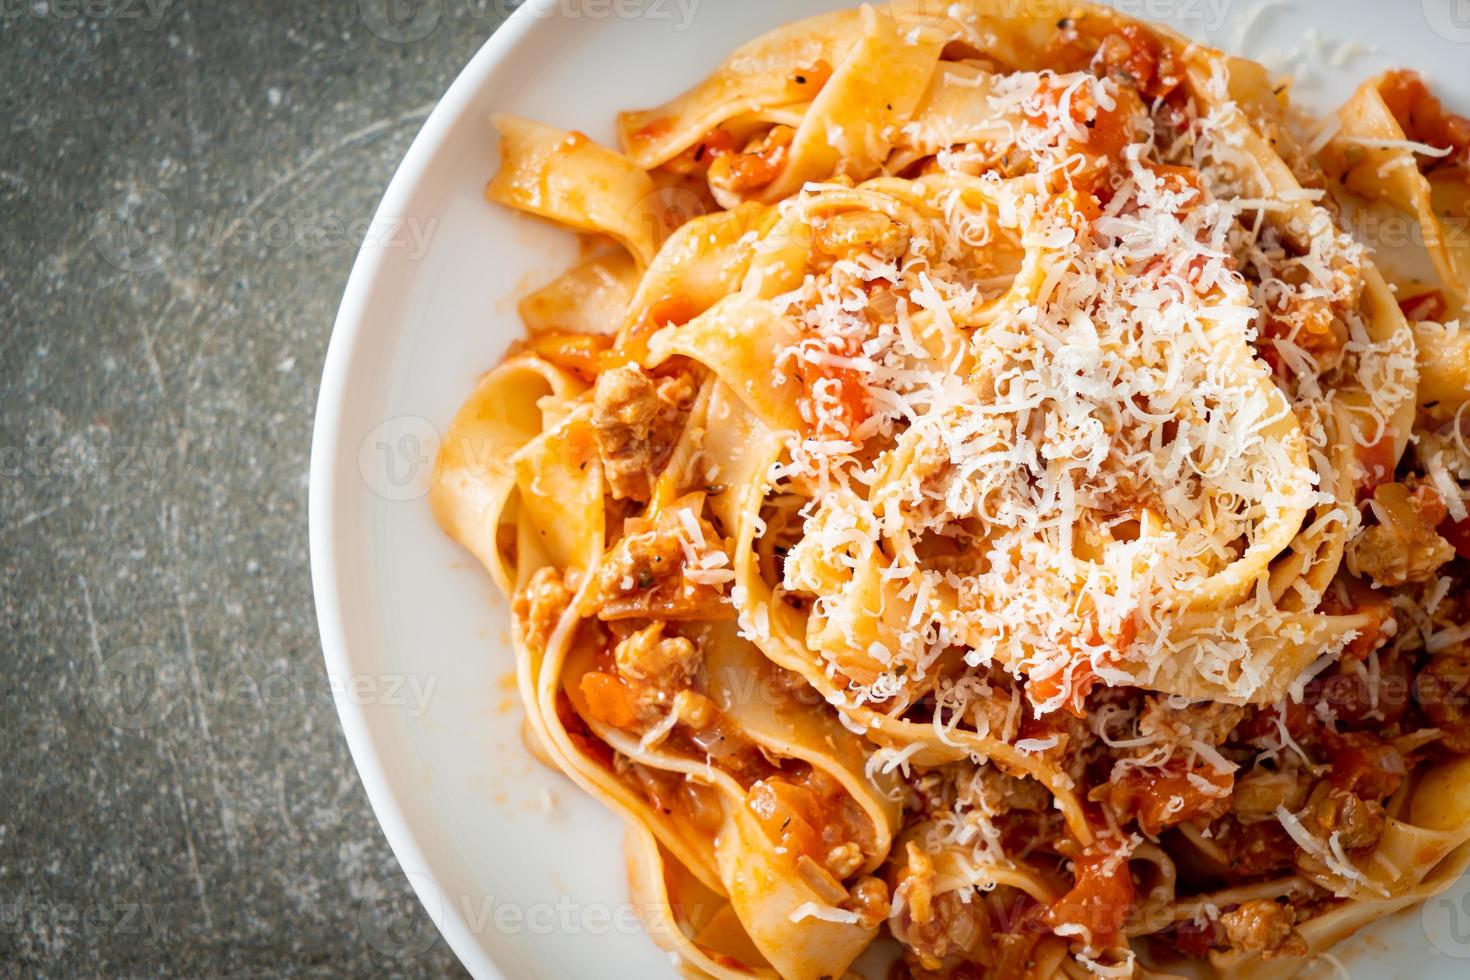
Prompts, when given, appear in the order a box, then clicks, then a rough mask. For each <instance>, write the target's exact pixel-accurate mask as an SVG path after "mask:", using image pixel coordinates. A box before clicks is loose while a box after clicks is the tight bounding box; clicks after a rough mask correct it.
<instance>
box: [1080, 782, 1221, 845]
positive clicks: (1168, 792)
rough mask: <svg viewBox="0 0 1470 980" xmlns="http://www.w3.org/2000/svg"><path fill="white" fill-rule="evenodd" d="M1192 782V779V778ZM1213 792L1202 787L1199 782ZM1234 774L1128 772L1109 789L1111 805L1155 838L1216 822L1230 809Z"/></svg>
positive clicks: (1111, 784) (1110, 785) (1112, 783)
mask: <svg viewBox="0 0 1470 980" xmlns="http://www.w3.org/2000/svg"><path fill="white" fill-rule="evenodd" d="M1191 776H1192V777H1193V778H1190V777H1191ZM1201 780H1202V781H1203V782H1204V783H1206V784H1207V785H1208V786H1209V787H1211V789H1208V790H1207V789H1205V788H1204V787H1202V786H1200V785H1199V782H1200V781H1201ZM1234 785H1235V775H1234V773H1229V772H1227V773H1220V772H1216V771H1215V769H1214V767H1212V766H1209V765H1203V766H1199V767H1197V768H1195V769H1192V770H1188V771H1186V770H1184V769H1182V768H1169V769H1129V770H1128V771H1127V772H1126V773H1124V774H1123V776H1122V777H1120V778H1117V779H1114V780H1113V781H1112V782H1111V783H1110V784H1109V787H1108V801H1109V803H1110V804H1111V805H1112V807H1113V809H1114V810H1115V811H1117V812H1118V813H1119V814H1120V815H1125V816H1126V815H1132V816H1134V817H1135V818H1136V819H1137V821H1138V826H1139V827H1140V828H1142V829H1143V831H1144V832H1145V833H1147V834H1150V835H1152V836H1155V837H1156V836H1158V835H1159V833H1160V832H1162V831H1163V830H1164V829H1165V828H1168V827H1174V826H1177V825H1179V824H1181V823H1188V822H1190V821H1193V820H1199V819H1205V820H1213V819H1215V818H1216V817H1219V816H1222V815H1223V814H1224V813H1225V812H1226V811H1227V810H1229V809H1230V791H1231V789H1232V787H1233V786H1234Z"/></svg>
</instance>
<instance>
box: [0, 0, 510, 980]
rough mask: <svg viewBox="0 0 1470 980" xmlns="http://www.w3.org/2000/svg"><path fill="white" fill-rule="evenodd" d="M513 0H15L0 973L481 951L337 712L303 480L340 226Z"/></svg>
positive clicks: (393, 969)
mask: <svg viewBox="0 0 1470 980" xmlns="http://www.w3.org/2000/svg"><path fill="white" fill-rule="evenodd" d="M511 6H513V5H512V4H511V3H509V2H508V0H467V2H459V0H361V2H358V0H310V2H303V0H247V2H238V0H237V2H223V0H220V2H210V0H3V2H0V128H3V131H4V136H3V139H0V229H3V233H0V977H10V976H36V975H42V976H59V977H67V976H96V975H102V976H155V975H156V976H209V977H286V976H352V977H367V976H441V975H446V974H451V975H458V974H460V973H462V971H461V968H460V967H459V966H458V964H457V962H456V961H455V959H454V957H453V955H452V954H451V953H450V952H449V950H448V949H447V947H445V946H444V945H443V943H442V941H439V940H438V939H437V938H435V939H434V940H433V942H432V943H430V942H429V941H428V937H427V934H425V933H424V932H423V931H422V930H425V929H429V928H431V927H430V926H428V924H427V922H426V920H425V919H424V917H423V915H422V912H421V911H420V910H419V909H418V907H417V905H416V903H415V902H414V901H413V899H412V897H411V894H410V893H409V891H408V889H407V886H406V884H405V883H404V881H403V878H402V875H401V874H400V873H399V870H398V866H397V863H396V862H395V861H394V859H393V856H392V854H391V853H390V852H389V850H388V847H387V845H386V843H385V842H384V840H383V837H382V834H381V833H380V831H379V829H378V825H377V822H376V820H375V819H374V817H373V815H372V812H371V811H370V809H369V808H368V804H367V799H366V797H365V796H364V794H363V791H362V787H361V784H360V783H359V781H358V778H357V774H356V772H355V771H354V769H353V767H352V763H351V760H350V759H349V757H348V754H347V748H346V745H345V743H344V741H343V739H342V734H341V730H340V728H339V726H338V723H337V718H336V713H335V711H334V710H333V708H332V704H331V695H330V691H329V689H328V687H327V683H326V677H325V674H324V671H323V668H322V663H321V653H320V649H319V646H318V642H317V635H316V624H315V621H314V618H313V613H312V605H311V586H310V579H309V575H308V567H307V548H306V473H307V455H308V450H309V445H310V436H311V422H312V413H313V409H314V406H315V399H316V388H317V380H318V377H319V372H320V369H321V364H322V358H323V355H324V352H325V350H326V344H327V337H328V334H329V332H330V329H331V324H332V319H333V315H334V313H335V310H336V306H337V301H338V299H339V297H340V295H341V290H342V287H343V285H344V283H345V282H346V279H347V273H348V270H349V269H350V267H351V264H352V259H353V255H354V254H355V250H356V240H355V239H356V238H357V237H360V235H361V230H362V227H363V225H365V223H366V221H367V219H368V218H369V217H370V216H371V214H372V210H373V208H374V206H375V205H376V203H377V200H378V197H379V195H380V194H381V193H382V190H383V188H384V187H385V186H386V185H387V181H388V178H389V176H390V175H391V174H392V172H393V169H394V167H395V166H396V164H397V162H398V160H399V159H400V158H401V157H402V155H403V153H404V151H405V150H406V148H407V146H408V144H409V141H410V140H411V139H412V138H413V136H414V134H415V133H416V132H417V130H418V128H419V126H420V125H421V123H422V122H423V120H424V118H425V116H426V114H427V112H428V110H429V108H430V107H431V106H432V104H433V103H434V101H435V99H437V98H438V96H439V95H440V94H441V93H442V92H443V91H444V89H445V88H446V87H447V86H448V84H449V81H450V80H451V79H452V78H453V76H454V74H455V73H456V72H457V71H458V70H459V69H460V67H461V66H462V65H463V64H464V63H465V62H466V61H467V60H468V59H469V57H470V56H471V54H473V52H474V51H475V49H476V48H477V47H478V46H479V45H480V44H481V42H482V41H483V40H484V39H485V38H486V37H487V36H488V35H489V34H490V33H491V32H492V31H493V30H494V29H495V27H496V26H497V25H498V24H499V23H500V21H501V20H502V19H503V18H504V16H505V15H506V14H507V13H508V12H509V8H510V7H511ZM159 691H164V692H171V696H169V697H158V696H156V695H157V692H159ZM150 693H151V694H152V695H153V696H150ZM418 937H423V940H424V941H418ZM426 947H427V948H426Z"/></svg>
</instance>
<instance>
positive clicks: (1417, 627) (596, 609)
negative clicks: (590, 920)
mask: <svg viewBox="0 0 1470 980" xmlns="http://www.w3.org/2000/svg"><path fill="white" fill-rule="evenodd" d="M1302 119H1303V117H1301V116H1299V115H1298V114H1297V113H1296V112H1295V110H1293V109H1292V107H1290V106H1289V104H1288V101H1287V94H1286V88H1285V86H1280V85H1276V84H1275V83H1273V80H1272V79H1271V78H1270V77H1269V76H1268V74H1267V73H1266V72H1265V70H1264V69H1262V68H1261V67H1260V66H1258V65H1256V64H1254V63H1253V62H1250V61H1246V60H1243V59H1239V58H1233V57H1228V56H1226V55H1223V54H1221V53H1220V52H1218V51H1213V50H1210V49H1207V48H1204V47H1201V46H1199V45H1196V44H1193V43H1190V42H1189V41H1187V40H1186V39H1184V38H1182V37H1179V36H1177V35H1175V34H1173V33H1170V32H1168V31H1166V30H1163V29H1160V28H1157V27H1152V26H1148V25H1145V24H1142V23H1139V22H1136V21H1134V20H1131V19H1129V18H1127V17H1124V16H1122V15H1120V14H1118V13H1116V12H1114V11H1111V10H1108V9H1105V8H1101V7H1086V6H1077V5H1075V4H1072V3H1053V2H1049V0H1031V2H1028V3H1024V4H1014V3H1007V2H1003V0H966V2H959V3H936V2H923V0H898V2H895V3H892V4H889V5H887V6H883V7H867V6H865V7H862V8H860V9H854V10H850V11H844V12H841V13H835V14H830V15H826V16H821V17H816V18H812V19H809V20H804V21H800V22H798V23H795V24H792V25H790V26H788V27H785V28H782V29H780V30H778V31H775V32H772V33H770V34H767V35H765V36H763V37H761V38H758V39H756V40H755V41H752V42H750V43H749V44H747V45H745V46H744V47H741V48H740V49H739V50H737V51H736V52H735V53H734V54H732V55H731V56H730V57H729V58H728V59H727V60H726V61H725V62H724V63H723V64H722V65H721V66H720V67H719V68H717V69H716V70H715V71H714V73H713V74H712V75H710V76H709V78H708V79H706V80H705V81H704V82H702V83H701V84H699V85H698V86H696V87H695V88H693V89H692V90H690V91H689V92H687V93H685V94H684V95H682V96H679V97H678V98H676V99H674V100H673V101H671V102H669V103H667V104H666V105H663V106H660V107H658V108H655V109H650V110H646V111H642V112H629V113H625V114H623V115H622V116H621V117H620V118H619V121H618V123H619V134H620V138H621V144H622V146H621V150H620V151H614V150H612V149H608V148H605V147H603V146H599V145H598V144H596V143H594V142H593V141H591V140H590V139H588V138H587V137H586V136H584V135H582V134H580V133H575V132H566V131H562V130H558V129H554V128H552V127H550V126H547V125H543V124H540V123H535V122H530V121H527V120H523V119H518V118H512V117H505V116H503V117H497V118H496V120H495V125H496V127H497V128H498V129H499V132H500V135H501V140H502V142H501V164H500V169H499V172H498V173H497V174H496V175H495V177H494V179H493V180H492V181H491V182H490V184H489V187H488V189H487V194H488V197H489V198H490V200H492V201H494V202H496V203H498V204H501V205H506V206H509V207H512V208H517V209H520V210H522V211H526V212H529V213H532V214H535V215H538V216H540V217H543V218H546V219H550V220H552V221H555V222H558V223H560V224H562V225H565V226H567V227H569V228H572V229H575V230H577V231H579V232H581V233H584V234H587V235H590V236H593V241H595V242H598V243H601V245H602V248H601V250H600V251H596V252H595V253H589V254H590V257H589V258H588V259H587V260H586V261H585V262H584V263H583V264H582V265H580V266H578V267H577V268H575V269H573V270H571V271H570V272H568V273H566V274H565V275H563V276H561V277H560V278H559V279H556V280H555V281H553V282H551V283H550V284H549V285H547V286H545V287H543V288H542V289H540V290H538V291H536V292H535V293H534V294H532V295H530V296H528V297H526V298H525V300H524V301H523V303H522V306H521V312H522V317H523V319H524V321H525V324H526V328H527V337H526V339H525V340H524V342H521V343H519V344H517V346H516V347H515V348H514V349H513V350H512V353H511V355H510V356H509V357H508V358H507V359H506V360H505V362H504V363H502V364H501V365H500V366H499V367H497V368H495V369H494V370H492V371H491V372H490V373H489V374H487V375H486V376H485V377H484V379H483V380H482V381H481V382H480V384H479V387H478V388H477V389H476V391H475V392H474V393H473V395H472V396H471V397H470V400H469V401H468V402H466V404H465V406H464V408H463V409H462V410H461V412H460V413H459V415H458V417H457V418H456V419H455V420H454V423H453V426H452V427H451V429H450V430H449V432H448V434H447V437H446V439H445V440H444V445H443V449H442V451H441V453H440V456H439V459H438V465H437V468H436V472H435V481H434V485H433V489H432V494H431V502H432V505H433V508H434V513H435V515H436V517H437V518H438V519H439V521H440V523H441V524H442V525H443V527H444V528H445V529H446V530H447V531H448V532H449V533H450V534H451V535H452V536H453V537H454V538H455V539H456V540H458V541H459V542H460V543H461V544H463V545H464V546H465V547H466V548H467V549H468V550H470V551H471V552H472V553H473V554H474V555H475V556H476V557H477V558H479V559H480V561H481V562H482V563H483V564H484V565H485V567H486V568H487V569H488V570H489V572H490V574H491V575H492V577H493V578H494V579H495V581H496V583H497V584H498V585H499V586H500V588H501V589H502V590H503V591H504V592H505V593H506V595H507V596H508V597H510V600H511V603H512V608H513V611H514V616H515V624H516V628H515V647H516V658H517V659H516V663H517V676H518V681H519V687H520V693H521V697H522V699H523V701H524V704H525V708H526V712H527V737H528V739H529V740H530V741H531V742H532V743H533V744H534V746H535V748H536V751H537V753H538V755H540V756H541V757H542V758H543V759H545V760H547V761H549V762H550V763H552V764H553V765H555V766H556V767H557V768H559V769H560V770H561V771H563V772H564V773H565V774H566V775H567V776H569V777H570V778H571V779H572V780H573V781H575V782H576V783H577V784H578V785H580V786H581V787H582V788H584V789H585V790H586V791H587V792H588V793H590V794H592V795H593V796H595V797H596V798H597V799H598V800H600V801H602V802H603V803H605V804H606V805H607V806H609V807H611V808H612V809H613V810H615V811H616V812H617V813H619V814H620V815H621V816H622V817H623V818H624V819H625V821H626V822H627V825H628V835H627V856H628V868H629V876H630V880H631V882H632V888H633V893H634V897H635V900H636V902H637V904H638V906H639V908H640V909H641V910H642V911H643V913H644V915H645V918H646V921H647V922H648V924H649V931H650V933H651V934H652V935H653V937H654V938H655V939H656V940H657V941H658V942H659V943H660V944H662V945H664V946H665V947H666V948H667V949H668V950H670V951H671V952H672V953H673V954H675V955H676V958H677V961H678V962H679V963H680V964H681V966H682V968H683V969H684V970H686V971H687V972H689V973H690V974H692V975H699V976H711V977H721V978H734V977H751V976H757V977H776V976H779V977H785V978H794V980H817V978H821V977H832V978H836V977H841V976H843V974H844V973H845V972H846V971H848V970H849V969H850V968H851V966H852V964H853V962H854V960H855V959H856V958H857V957H858V956H859V955H860V954H862V953H863V952H864V951H865V950H866V949H867V948H868V947H869V946H870V945H872V944H874V943H875V941H887V942H890V943H891V944H892V945H893V947H894V948H895V949H896V950H897V951H898V952H900V953H901V966H900V967H899V969H900V970H901V971H903V975H906V976H912V977H949V976H961V977H979V976H983V977H989V978H1020V977H1028V978H1030V977H1038V978H1039V977H1063V976H1065V977H1078V976H1083V975H1087V974H1102V975H1106V976H1110V977H1119V976H1135V975H1136V976H1160V975H1163V974H1165V973H1167V971H1168V965H1167V964H1168V963H1169V962H1170V961H1171V959H1172V960H1176V961H1177V960H1178V958H1179V957H1181V956H1182V957H1187V958H1189V959H1192V960H1196V961H1198V962H1199V964H1202V965H1204V966H1205V968H1206V969H1207V970H1210V971H1213V972H1214V973H1215V974H1216V975H1218V976H1221V977H1246V976H1249V977H1251V978H1253V980H1260V978H1274V977H1289V976H1292V975H1294V974H1296V973H1297V972H1298V971H1300V970H1301V969H1302V968H1303V967H1304V966H1305V965H1306V964H1308V963H1309V962H1311V961H1312V959H1313V958H1314V957H1317V956H1319V955H1321V954H1324V953H1325V952H1326V951H1328V950H1329V948H1330V947H1331V946H1332V945H1333V944H1334V943H1336V942H1338V941H1339V940H1341V939H1342V938H1343V937H1344V936H1346V935H1348V934H1350V933H1351V932H1352V931H1353V930H1355V929H1356V928H1358V927H1359V926H1361V925H1363V924H1365V923H1368V922H1371V921H1373V920H1375V919H1378V918H1380V917H1383V916H1385V915H1388V914H1389V913H1391V912H1394V911H1396V910H1398V909H1401V908H1403V907H1405V906H1407V905H1410V904H1413V903H1416V902H1419V901H1422V900H1423V899H1424V898H1425V897H1426V896H1429V895H1431V894H1433V893H1434V892H1435V891H1437V890H1438V889H1440V888H1443V887H1444V886H1446V885H1447V884H1448V883H1449V882H1450V881H1452V880H1453V879H1454V878H1455V877H1456V876H1457V875H1458V874H1460V872H1461V871H1462V870H1463V869H1464V868H1465V867H1466V865H1467V864H1470V760H1467V757H1466V755H1465V753H1466V752H1467V751H1470V710H1467V709H1466V708H1465V707H1464V705H1465V700H1464V699H1465V698H1466V697H1467V696H1470V596H1467V590H1466V583H1467V581H1470V571H1467V569H1470V566H1467V559H1470V513H1467V504H1470V414H1467V410H1466V406H1467V404H1470V330H1465V329H1462V328H1461V326H1460V323H1461V322H1462V317H1463V316H1464V308H1465V303H1466V301H1467V299H1470V294H1467V287H1470V245H1467V239H1466V236H1465V223H1466V215H1467V202H1470V122H1467V121H1466V120H1465V119H1462V118H1459V117H1456V116H1454V115H1451V114H1449V113H1447V112H1445V111H1444V110H1443V109H1442V108H1441V107H1440V104H1439V103H1438V101H1437V100H1435V98H1434V97H1433V96H1432V95H1431V94H1430V93H1429V92H1428V90H1427V89H1425V87H1424V85H1423V83H1422V82H1421V81H1420V80H1419V79H1418V77H1417V76H1415V75H1414V74H1412V73H1410V72H1390V73H1387V74H1385V75H1383V76H1380V77H1378V78H1375V79H1372V80H1370V81H1369V82H1367V83H1365V84H1364V85H1363V87H1362V88H1361V89H1360V90H1359V91H1358V93H1357V94H1356V95H1355V96H1354V97H1353V99H1352V100H1351V101H1350V102H1349V103H1348V104H1347V105H1346V106H1344V107H1343V109H1342V110H1341V111H1340V112H1339V113H1338V114H1337V115H1336V116H1334V117H1331V118H1330V119H1328V120H1325V121H1323V122H1322V124H1321V125H1320V126H1319V127H1318V128H1317V129H1316V130H1315V131H1311V130H1307V129H1305V128H1304V127H1303V123H1302ZM1385 215H1388V216H1393V217H1394V218H1395V220H1399V221H1407V222H1412V223H1413V225H1414V226H1415V227H1416V228H1418V229H1420V230H1421V231H1422V235H1421V236H1420V237H1421V240H1422V245H1423V251H1424V252H1425V253H1426V254H1427V263H1426V266H1427V267H1429V268H1432V270H1433V276H1434V278H1433V279H1431V280H1427V281H1426V280H1409V279H1407V278H1403V277H1400V276H1397V275H1395V274H1393V273H1392V272H1390V271H1389V270H1388V269H1387V268H1384V269H1380V268H1379V266H1378V265H1377V264H1376V263H1377V261H1378V258H1377V257H1376V256H1375V253H1374V252H1373V251H1372V248H1371V246H1372V245H1373V244H1374V241H1373V235H1372V226H1371V224H1369V222H1371V221H1375V220H1386V219H1385V218H1384V216H1385ZM885 937H886V938H885Z"/></svg>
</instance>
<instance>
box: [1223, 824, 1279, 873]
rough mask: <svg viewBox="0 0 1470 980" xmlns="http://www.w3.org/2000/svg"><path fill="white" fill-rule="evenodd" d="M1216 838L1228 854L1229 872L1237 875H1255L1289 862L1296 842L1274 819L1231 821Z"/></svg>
mask: <svg viewBox="0 0 1470 980" xmlns="http://www.w3.org/2000/svg"><path fill="white" fill-rule="evenodd" d="M1216 839H1217V842H1218V843H1219V844H1220V846H1221V847H1222V848H1224V850H1225V853H1226V855H1228V856H1229V858H1230V867H1229V872H1230V875H1231V877H1233V878H1237V879H1251V878H1259V877H1262V876H1264V875H1269V874H1274V873H1275V872H1278V871H1283V870H1285V869H1287V868H1289V867H1291V865H1292V861H1293V860H1294V858H1295V855H1296V844H1295V843H1294V842H1293V841H1292V839H1291V835H1290V834H1288V833H1287V832H1286V829H1285V828H1284V827H1282V826H1281V824H1280V823H1278V822H1276V821H1275V820H1262V821H1261V822H1259V823H1247V824H1240V823H1234V822H1231V823H1229V824H1228V825H1227V827H1226V828H1225V830H1224V832H1223V833H1217V834H1216Z"/></svg>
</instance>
